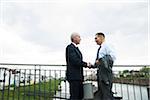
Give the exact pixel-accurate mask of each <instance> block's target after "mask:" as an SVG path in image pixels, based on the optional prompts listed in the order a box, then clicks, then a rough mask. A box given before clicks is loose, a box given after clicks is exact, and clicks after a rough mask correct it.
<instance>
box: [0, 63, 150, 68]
mask: <svg viewBox="0 0 150 100" xmlns="http://www.w3.org/2000/svg"><path fill="white" fill-rule="evenodd" d="M0 65H20V66H66V65H65V64H16V63H0ZM143 66H150V65H114V67H143Z"/></svg>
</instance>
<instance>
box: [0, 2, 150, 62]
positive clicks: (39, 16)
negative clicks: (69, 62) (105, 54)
mask: <svg viewBox="0 0 150 100" xmlns="http://www.w3.org/2000/svg"><path fill="white" fill-rule="evenodd" d="M58 1H59V0H58ZM58 1H45V0H44V1H41V0H32V1H23V0H21V1H17V0H16V1H15V2H4V1H3V2H4V3H3V7H2V8H3V10H0V11H1V14H3V16H0V17H2V18H3V19H2V21H3V24H4V25H5V28H6V29H4V31H5V32H4V31H3V32H4V33H6V35H3V34H2V33H0V34H1V36H5V38H3V39H7V36H10V35H11V37H13V38H14V39H12V38H9V40H10V41H14V42H7V43H6V42H5V43H4V44H3V43H2V44H1V45H3V49H5V50H6V51H5V50H2V51H3V53H1V55H3V57H7V56H9V57H10V58H11V57H12V58H13V56H15V54H16V55H17V56H18V58H22V59H23V58H25V59H29V57H30V62H41V63H44V62H45V63H48V62H57V63H58V62H62V63H65V60H64V59H65V56H64V53H65V47H66V45H67V44H69V43H70V34H71V33H72V32H74V31H76V32H79V33H80V34H81V36H82V42H81V44H80V48H81V51H82V52H83V55H84V59H85V60H87V61H89V60H91V61H94V59H95V55H96V52H97V45H96V44H95V42H94V35H95V33H96V32H99V31H102V32H104V33H106V35H107V40H108V42H110V43H112V44H114V46H115V48H116V52H117V53H118V61H117V64H129V63H133V64H137V62H139V63H140V64H141V63H142V64H148V63H150V62H149V61H148V38H147V36H148V13H147V12H148V5H147V0H137V1H141V2H134V1H132V0H130V1H132V2H130V1H128V2H127V1H124V0H121V1H120V2H119V1H115V2H103V1H96V0H95V1H93V2H92V1H88V2H87V1H82V2H80V1H74V3H71V2H69V1H67V0H65V1H63V2H62V1H59V2H58ZM107 1H108V0H107ZM68 2H69V3H68ZM7 28H8V29H7ZM2 29H3V28H2ZM8 30H9V31H8ZM137 40H138V41H137ZM1 41H2V40H1ZM4 41H6V40H3V42H4ZM16 44H17V46H16ZM10 48H11V49H10ZM4 51H5V53H4ZM25 51H26V52H25ZM10 55H11V56H10ZM27 55H28V56H27ZM30 55H33V56H34V57H32V56H30ZM52 57H53V59H52ZM11 60H12V59H11ZM11 60H10V61H11ZM3 61H6V60H3ZM19 61H20V60H18V61H17V59H16V62H19ZM25 61H26V60H25ZM21 62H23V60H22V61H21Z"/></svg>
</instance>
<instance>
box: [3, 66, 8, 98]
mask: <svg viewBox="0 0 150 100" xmlns="http://www.w3.org/2000/svg"><path fill="white" fill-rule="evenodd" d="M6 70H7V69H6V68H5V69H4V74H3V75H4V78H3V80H2V81H3V89H2V100H4V94H5V81H6Z"/></svg>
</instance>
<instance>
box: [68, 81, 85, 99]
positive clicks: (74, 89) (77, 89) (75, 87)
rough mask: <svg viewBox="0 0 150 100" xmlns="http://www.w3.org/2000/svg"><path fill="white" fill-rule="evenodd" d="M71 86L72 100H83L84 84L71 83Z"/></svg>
mask: <svg viewBox="0 0 150 100" xmlns="http://www.w3.org/2000/svg"><path fill="white" fill-rule="evenodd" d="M69 84H70V100H82V99H83V83H82V81H69Z"/></svg>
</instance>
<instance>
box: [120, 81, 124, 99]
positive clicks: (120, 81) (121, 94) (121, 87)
mask: <svg viewBox="0 0 150 100" xmlns="http://www.w3.org/2000/svg"><path fill="white" fill-rule="evenodd" d="M122 84H123V82H122V79H120V85H121V96H122V97H123V89H122Z"/></svg>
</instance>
